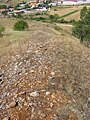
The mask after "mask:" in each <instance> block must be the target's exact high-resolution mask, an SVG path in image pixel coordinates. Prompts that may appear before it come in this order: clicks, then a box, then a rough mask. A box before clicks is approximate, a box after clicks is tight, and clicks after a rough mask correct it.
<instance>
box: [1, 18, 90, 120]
mask: <svg viewBox="0 0 90 120" xmlns="http://www.w3.org/2000/svg"><path fill="white" fill-rule="evenodd" d="M10 20H11V19H10ZM10 20H9V21H8V22H6V23H2V24H5V26H6V25H7V26H8V23H12V24H11V27H9V32H11V34H10V36H13V35H14V36H16V39H17V40H16V41H14V42H13V39H14V37H12V40H11V43H10V44H8V45H7V46H5V45H3V48H0V117H1V120H2V119H3V118H5V117H8V118H7V120H8V119H10V120H89V119H90V114H89V112H90V49H89V48H87V47H85V46H83V45H82V44H80V43H79V40H78V39H76V38H74V37H73V36H71V34H69V33H68V31H67V30H65V29H61V30H60V31H56V30H55V29H54V28H55V24H49V23H42V22H35V21H33V22H30V21H28V24H29V28H30V30H29V31H25V32H24V31H23V32H15V31H13V30H12V26H13V24H14V22H12V21H13V20H11V22H10ZM61 27H62V26H61ZM66 27H67V26H66ZM62 28H63V27H62ZM7 30H8V27H7V29H6V32H7ZM18 35H19V36H20V37H18ZM10 36H7V37H6V38H7V39H6V40H7V41H9V39H11V37H10ZM1 40H4V42H6V40H5V36H3V37H2V38H0V41H1ZM16 103H17V104H16ZM9 117H10V118H9Z"/></svg>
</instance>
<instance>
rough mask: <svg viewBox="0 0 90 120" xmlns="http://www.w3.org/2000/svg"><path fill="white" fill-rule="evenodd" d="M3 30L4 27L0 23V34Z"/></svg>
mask: <svg viewBox="0 0 90 120" xmlns="http://www.w3.org/2000/svg"><path fill="white" fill-rule="evenodd" d="M4 31H5V28H4V27H3V26H2V25H0V36H1V35H2V33H3V32H4Z"/></svg>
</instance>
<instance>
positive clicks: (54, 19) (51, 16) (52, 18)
mask: <svg viewBox="0 0 90 120" xmlns="http://www.w3.org/2000/svg"><path fill="white" fill-rule="evenodd" d="M49 19H50V21H51V22H57V21H58V19H59V15H58V14H54V15H50V16H49Z"/></svg>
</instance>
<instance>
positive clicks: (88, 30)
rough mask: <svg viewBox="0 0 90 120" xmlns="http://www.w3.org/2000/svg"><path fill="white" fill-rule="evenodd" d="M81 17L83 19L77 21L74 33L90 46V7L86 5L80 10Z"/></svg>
mask: <svg viewBox="0 0 90 120" xmlns="http://www.w3.org/2000/svg"><path fill="white" fill-rule="evenodd" d="M80 18H81V20H79V21H78V22H75V24H74V27H73V29H72V33H73V35H74V36H76V37H77V38H79V39H80V42H82V43H84V44H85V45H87V46H88V45H89V44H90V9H87V7H84V8H83V9H82V10H81V12H80Z"/></svg>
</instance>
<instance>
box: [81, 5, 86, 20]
mask: <svg viewBox="0 0 90 120" xmlns="http://www.w3.org/2000/svg"><path fill="white" fill-rule="evenodd" d="M86 13H87V7H86V6H85V7H83V8H82V9H81V11H80V18H81V20H82V21H83V19H84V17H85V16H86Z"/></svg>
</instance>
